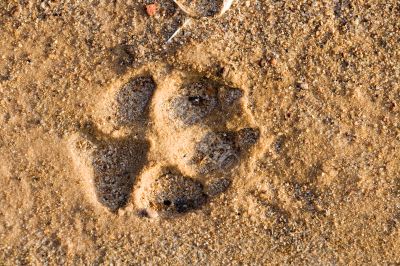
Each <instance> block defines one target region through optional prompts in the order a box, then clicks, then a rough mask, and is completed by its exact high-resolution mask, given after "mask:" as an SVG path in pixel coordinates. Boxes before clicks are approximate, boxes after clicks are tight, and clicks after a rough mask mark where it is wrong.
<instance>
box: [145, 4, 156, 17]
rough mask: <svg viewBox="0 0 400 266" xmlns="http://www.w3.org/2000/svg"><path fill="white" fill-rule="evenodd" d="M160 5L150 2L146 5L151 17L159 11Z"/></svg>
mask: <svg viewBox="0 0 400 266" xmlns="http://www.w3.org/2000/svg"><path fill="white" fill-rule="evenodd" d="M157 10H158V5H157V4H149V5H146V13H147V15H149V16H150V17H152V16H154V15H155V14H156V13H157Z"/></svg>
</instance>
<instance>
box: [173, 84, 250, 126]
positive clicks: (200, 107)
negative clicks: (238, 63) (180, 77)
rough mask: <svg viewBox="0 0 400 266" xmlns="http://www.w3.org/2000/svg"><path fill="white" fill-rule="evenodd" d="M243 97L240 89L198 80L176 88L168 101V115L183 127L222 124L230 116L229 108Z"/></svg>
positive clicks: (230, 110)
mask: <svg viewBox="0 0 400 266" xmlns="http://www.w3.org/2000/svg"><path fill="white" fill-rule="evenodd" d="M242 95H243V92H242V91H241V90H240V89H236V88H231V87H228V86H225V85H221V84H218V83H216V82H213V81H210V80H207V79H204V78H202V79H200V80H198V81H194V82H190V83H188V84H185V85H183V86H181V87H180V88H178V90H177V91H176V94H175V95H174V97H172V98H171V99H170V103H169V107H168V108H169V113H170V116H171V118H172V119H174V120H178V121H181V122H182V123H183V125H185V126H191V125H195V124H199V123H203V124H207V123H210V121H212V122H214V123H220V122H224V121H223V119H224V118H223V117H225V116H226V115H230V114H232V109H231V108H229V107H231V105H233V104H234V103H235V102H236V101H238V100H239V99H240V98H241V97H242Z"/></svg>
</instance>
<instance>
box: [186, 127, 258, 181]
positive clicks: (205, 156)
mask: <svg viewBox="0 0 400 266" xmlns="http://www.w3.org/2000/svg"><path fill="white" fill-rule="evenodd" d="M258 138H259V131H258V129H253V128H244V129H241V130H239V131H237V132H233V131H226V132H209V133H207V134H206V135H205V136H204V137H203V138H202V139H201V141H200V142H199V143H197V145H196V151H195V155H194V156H193V158H192V160H191V163H192V164H194V165H196V166H197V168H198V172H199V173H200V174H203V175H204V174H209V173H211V172H214V171H227V170H230V169H231V168H233V167H234V166H235V165H236V164H238V163H239V161H240V156H241V155H242V152H244V151H246V150H247V149H249V148H250V147H252V146H253V145H254V144H256V142H257V141H258Z"/></svg>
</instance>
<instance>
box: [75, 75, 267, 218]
mask: <svg viewBox="0 0 400 266" xmlns="http://www.w3.org/2000/svg"><path fill="white" fill-rule="evenodd" d="M243 96H244V91H243V90H241V89H239V88H234V87H231V86H228V85H226V84H221V83H218V82H216V81H213V80H210V79H207V78H205V77H202V76H197V75H195V74H190V73H185V72H180V71H176V70H174V71H172V73H168V74H165V75H164V76H160V75H159V76H157V77H156V78H154V77H153V76H151V75H150V74H148V75H139V76H135V77H133V78H127V79H125V80H122V81H118V82H117V83H116V84H114V86H113V87H112V88H110V89H109V90H107V91H106V92H105V95H104V97H102V98H101V100H100V101H99V103H98V104H97V105H96V108H94V109H95V110H94V115H93V121H92V124H93V127H92V129H91V130H87V132H79V133H76V134H75V135H74V136H72V137H71V138H70V142H69V143H70V144H69V145H70V150H71V153H72V157H73V159H74V161H75V163H76V165H77V168H78V169H79V170H80V171H81V173H82V176H83V177H84V180H85V182H83V183H84V184H85V186H86V190H85V191H89V190H90V191H91V193H88V194H90V195H92V196H91V198H92V199H93V202H95V204H99V205H100V206H103V207H106V208H107V209H109V210H110V211H112V212H116V211H118V209H120V208H124V207H125V206H126V205H127V204H129V203H132V205H133V206H135V208H136V210H137V211H138V212H137V213H139V214H140V215H141V216H148V217H162V218H166V217H174V216H179V215H182V214H183V213H187V212H190V211H192V210H196V209H199V208H201V206H203V205H204V204H205V203H206V202H207V201H209V200H211V199H212V198H213V197H216V196H218V195H219V194H221V193H223V192H225V191H226V190H227V189H228V188H229V186H230V185H231V183H232V176H233V175H232V173H234V171H235V169H236V167H237V166H239V165H240V164H241V161H242V160H243V159H245V158H246V157H247V156H248V153H249V152H251V148H252V147H253V146H254V145H255V144H256V143H257V142H258V139H259V137H260V132H259V130H258V129H257V128H254V127H251V126H250V125H249V124H250V123H249V120H248V119H247V118H246V117H245V116H244V115H243V113H244V112H243V108H244V107H243V106H244V105H243V103H242V100H243V99H242V98H243ZM242 125H243V126H242Z"/></svg>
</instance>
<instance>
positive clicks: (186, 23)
mask: <svg viewBox="0 0 400 266" xmlns="http://www.w3.org/2000/svg"><path fill="white" fill-rule="evenodd" d="M191 21H192V20H191V19H190V18H188V19H186V20H185V21H184V22H183V24H182V25H181V26H180V27H179V28H178V29H177V30H176V31H175V32H174V34H172V35H171V37H169V39H168V41H167V43H170V42H171V41H172V39H174V38H175V36H176V35H178V33H179V32H181V30H182V29H183V28H184V27H186V25H188V24H189V23H190V22H191Z"/></svg>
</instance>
